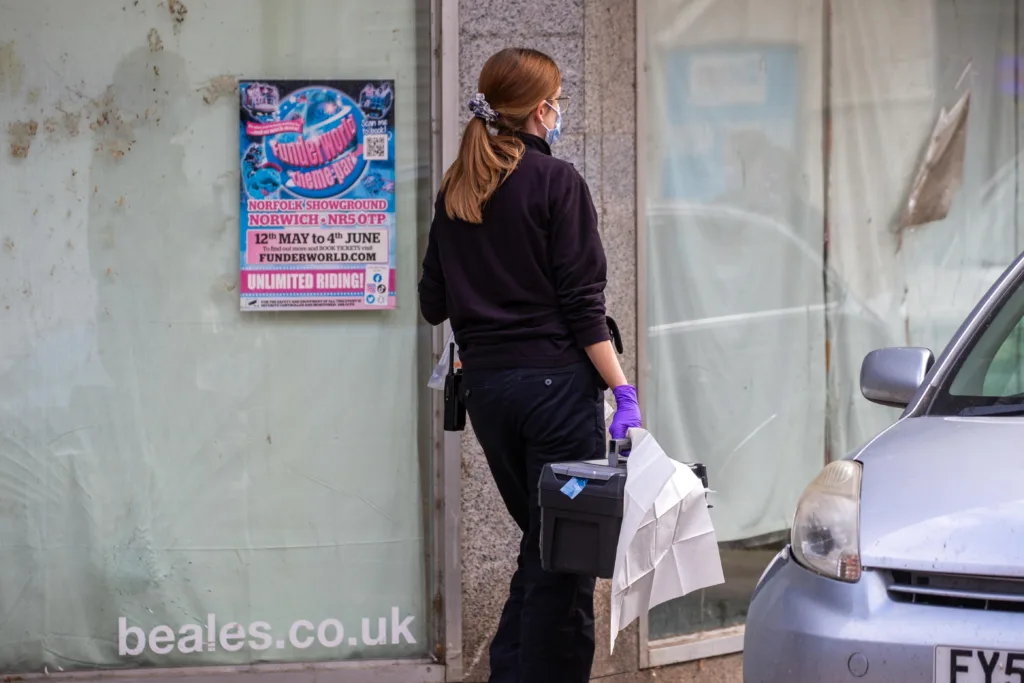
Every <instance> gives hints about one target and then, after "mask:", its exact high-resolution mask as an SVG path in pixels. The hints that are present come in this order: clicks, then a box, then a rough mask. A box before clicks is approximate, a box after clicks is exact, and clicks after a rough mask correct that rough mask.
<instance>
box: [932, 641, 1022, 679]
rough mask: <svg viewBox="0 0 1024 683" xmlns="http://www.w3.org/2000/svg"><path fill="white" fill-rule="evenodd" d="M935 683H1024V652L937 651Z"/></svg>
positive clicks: (973, 649)
mask: <svg viewBox="0 0 1024 683" xmlns="http://www.w3.org/2000/svg"><path fill="white" fill-rule="evenodd" d="M935 683H1024V652H1009V651H1006V650H979V649H977V648H970V647H941V646H940V647H937V648H935Z"/></svg>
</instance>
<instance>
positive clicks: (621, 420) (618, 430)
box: [608, 384, 643, 439]
mask: <svg viewBox="0 0 1024 683" xmlns="http://www.w3.org/2000/svg"><path fill="white" fill-rule="evenodd" d="M612 394H613V395H614V396H615V416H614V417H613V418H612V424H611V426H610V427H609V428H608V433H609V434H610V435H611V437H612V438H613V439H624V438H626V435H627V434H628V433H629V429H630V428H631V427H641V426H643V418H642V417H641V416H640V404H639V403H638V402H637V399H636V387H633V386H630V385H629V384H623V385H620V386H617V387H615V388H614V389H612Z"/></svg>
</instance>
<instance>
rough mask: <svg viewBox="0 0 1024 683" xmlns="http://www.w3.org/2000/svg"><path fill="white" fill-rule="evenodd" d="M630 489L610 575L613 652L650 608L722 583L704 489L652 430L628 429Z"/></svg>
mask: <svg viewBox="0 0 1024 683" xmlns="http://www.w3.org/2000/svg"><path fill="white" fill-rule="evenodd" d="M629 437H630V439H631V440H632V442H633V450H632V452H631V453H630V455H629V459H628V460H627V462H626V491H625V501H624V509H623V516H622V529H621V531H620V532H619V544H618V546H617V548H616V551H615V571H614V573H613V575H612V615H611V649H612V650H614V649H615V638H616V636H617V635H618V634H619V631H621V630H622V629H623V628H625V627H626V626H627V625H628V624H629V623H630V622H632V621H633V620H634V619H636V618H637V617H639V616H640V615H641V614H644V613H646V612H647V611H648V610H649V609H650V608H651V607H654V606H655V605H660V604H661V603H663V602H667V601H669V600H673V599H675V598H678V597H682V596H683V595H686V594H687V593H691V592H693V591H695V590H698V589H701V588H707V587H708V586H715V585H717V584H720V583H723V582H724V581H725V577H724V576H723V575H722V560H721V557H720V556H719V554H718V540H717V538H716V537H715V530H714V527H712V525H711V516H710V515H709V514H708V506H707V502H706V500H705V495H704V494H705V489H704V486H703V485H702V484H701V481H700V479H698V478H697V477H696V475H694V474H693V472H691V471H690V469H689V468H688V467H687V466H686V465H684V464H682V463H679V462H676V461H675V460H672V459H671V458H669V457H668V456H667V455H665V452H664V451H663V450H662V449H661V446H659V445H658V442H657V441H655V440H654V437H653V436H651V435H650V434H649V433H648V432H647V431H646V430H643V429H630V430H629Z"/></svg>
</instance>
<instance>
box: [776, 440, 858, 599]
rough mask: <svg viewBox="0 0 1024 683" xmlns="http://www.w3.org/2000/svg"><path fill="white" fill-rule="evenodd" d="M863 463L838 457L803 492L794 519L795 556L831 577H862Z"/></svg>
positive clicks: (807, 565) (849, 578) (793, 539)
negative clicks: (837, 459) (861, 495)
mask: <svg viewBox="0 0 1024 683" xmlns="http://www.w3.org/2000/svg"><path fill="white" fill-rule="evenodd" d="M860 479H861V465H860V463H859V462H856V461H854V460H839V461H837V462H833V463H830V464H829V465H827V466H826V467H825V469H823V470H822V471H821V472H820V473H819V474H818V476H817V477H815V479H814V481H812V482H811V484H810V486H808V487H807V489H806V490H805V491H804V493H803V495H802V496H800V502H799V503H797V506H796V516H795V517H794V519H793V534H792V547H793V557H795V558H796V561H797V562H799V563H800V564H802V565H803V566H805V567H807V568H808V569H811V570H812V571H815V572H818V573H819V574H822V575H824V576H827V577H829V578H831V579H839V580H840V581H849V582H850V583H853V582H856V581H859V580H860Z"/></svg>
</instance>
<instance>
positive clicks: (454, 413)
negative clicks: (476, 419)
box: [444, 344, 466, 432]
mask: <svg viewBox="0 0 1024 683" xmlns="http://www.w3.org/2000/svg"><path fill="white" fill-rule="evenodd" d="M465 428H466V403H465V401H464V400H463V396H462V370H461V369H460V370H456V369H455V344H451V345H450V346H449V347H448V374H447V375H445V376H444V431H446V432H461V431H462V430H463V429H465Z"/></svg>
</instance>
